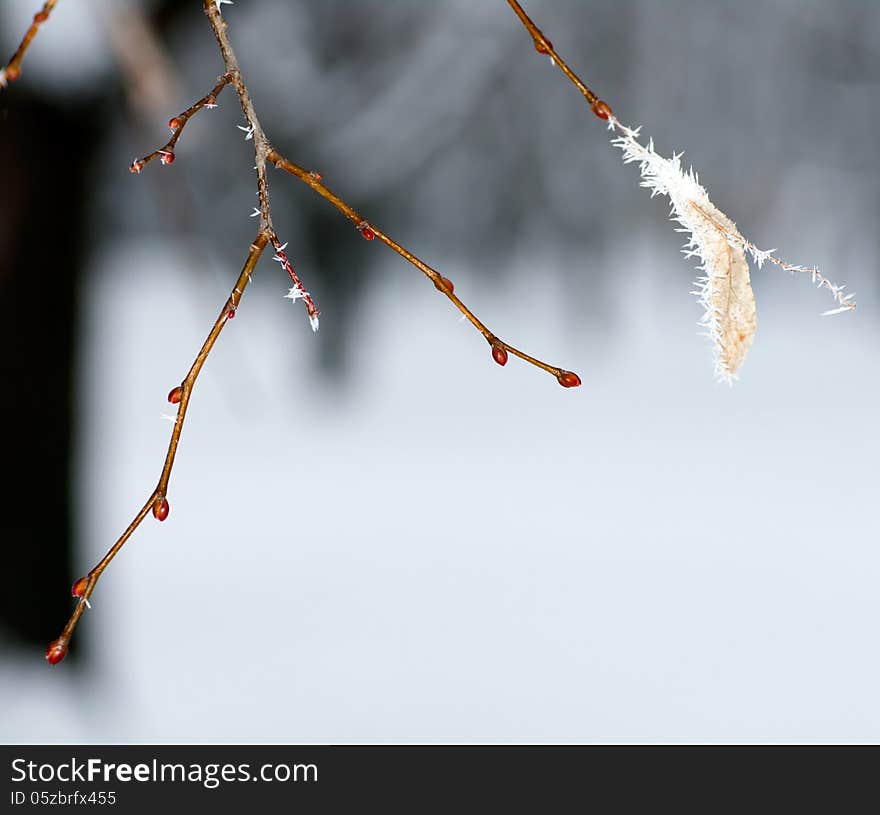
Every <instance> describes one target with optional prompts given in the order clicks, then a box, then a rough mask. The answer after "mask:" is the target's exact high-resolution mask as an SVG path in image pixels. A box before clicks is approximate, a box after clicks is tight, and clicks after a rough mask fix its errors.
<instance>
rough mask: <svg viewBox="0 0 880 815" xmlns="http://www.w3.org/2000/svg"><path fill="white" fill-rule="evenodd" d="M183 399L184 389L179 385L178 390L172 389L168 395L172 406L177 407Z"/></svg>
mask: <svg viewBox="0 0 880 815" xmlns="http://www.w3.org/2000/svg"><path fill="white" fill-rule="evenodd" d="M182 398H183V388H181V387H180V385H178V386H177V387H176V388H172V389H171V391H170V393H169V394H168V401H169V402H171V404H172V405H176V404H177V403H178V402H180V400H181V399H182Z"/></svg>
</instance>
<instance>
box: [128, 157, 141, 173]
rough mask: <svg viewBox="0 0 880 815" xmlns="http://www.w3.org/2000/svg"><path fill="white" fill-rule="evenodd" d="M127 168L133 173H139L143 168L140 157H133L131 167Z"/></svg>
mask: <svg viewBox="0 0 880 815" xmlns="http://www.w3.org/2000/svg"><path fill="white" fill-rule="evenodd" d="M128 169H129V170H131V171H132V172H133V173H139V172H140V171H141V170H143V169H144V163H143V162H142V161H141V160H140V159H135V160H134V161H133V162H132V163H131V167H129V168H128Z"/></svg>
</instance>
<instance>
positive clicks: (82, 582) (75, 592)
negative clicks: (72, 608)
mask: <svg viewBox="0 0 880 815" xmlns="http://www.w3.org/2000/svg"><path fill="white" fill-rule="evenodd" d="M88 585H89V579H88V578H87V577H81V578H80V579H79V580H77V581H76V583H74V584H73V587H72V588H71V589H70V596H71V597H82V596H83V595H84V594H85V593H86V586H88Z"/></svg>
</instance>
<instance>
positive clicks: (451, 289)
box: [434, 275, 455, 294]
mask: <svg viewBox="0 0 880 815" xmlns="http://www.w3.org/2000/svg"><path fill="white" fill-rule="evenodd" d="M441 283H443V284H444V285H445V286H446V288H447V289H449V293H450V294H452V293H453V292H454V291H455V284H454V283H453V282H452V281H451V280H450V279H449V278H448V277H443V276H442V275H441V276H440V280H438V281H437V282H436V283H435V284H434V286H435V287H436V289H437V291H443V286H441V285H440V284H441Z"/></svg>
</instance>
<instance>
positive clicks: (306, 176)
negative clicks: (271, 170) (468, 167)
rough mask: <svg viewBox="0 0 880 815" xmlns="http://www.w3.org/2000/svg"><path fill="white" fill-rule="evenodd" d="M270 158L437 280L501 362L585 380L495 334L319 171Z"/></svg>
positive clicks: (563, 380)
mask: <svg viewBox="0 0 880 815" xmlns="http://www.w3.org/2000/svg"><path fill="white" fill-rule="evenodd" d="M267 158H268V160H269V162H270V163H271V164H274V165H275V166H276V167H277V168H278V169H279V170H284V171H285V172H287V173H290V174H291V175H293V176H296V178H298V179H299V180H300V181H302V182H303V183H305V184H307V185H308V186H309V187H311V188H312V189H313V190H314V191H315V192H316V193H318V195H320V196H321V197H322V198H324V199H325V200H326V201H329V202H330V203H331V204H333V206H334V207H336V209H338V210H339V211H340V212H341V213H342V214H343V215H345V217H346V218H348V220H349V221H351V222H352V223H353V224H354V225H355V226H356V227H357V228H358V230H359V231H360V233H361V234H362V235H363V236H364V237H365V238H366V239H367V240H373V239H374V238H378V239H379V240H380V241H381V242H382V243H384V244H385V245H386V246H388V247H389V248H391V249H393V250H394V251H395V252H397V254H398V255H400V256H401V257H402V258H403V259H404V260H406V261H409V262H410V263H411V264H412V265H413V266H415V267H416V268H417V269H418V270H419V271H420V272H422V274H424V275H425V276H426V277H427V278H428V279H429V280H430V281H431V282H432V283H433V284H434V286H435V288H436V289H437V290H438V291H439V292H441V293H442V294H444V295H446V297H448V298H449V299H450V300H451V301H452V303H453V305H454V306H455V307H456V308H457V309H458V310H459V311H460V312H461V313H462V314H464V316H465V317H467V319H468V320H469V321H470V322H471V324H472V325H473V326H474V327H475V328H476V329H477V331H479V332H480V333H481V334H482V335H483V336H484V337H485V339H486V342H488V343H489V345H490V346H491V347H492V349H493V356H494V357H495V360H496V361H497V362H499V364H502V365H503V364H504V363H503V362H501V359H504V360H505V361H506V356H502V355H501V354H500V352H496V349H502V350H503V351H505V352H510V353H511V354H513V355H514V356H517V357H519V358H520V359H522V360H524V361H526V362H528V363H530V364H532V365H534V366H535V367H537V368H540V369H541V370H542V371H547V373H549V374H553V376H555V377H556V379H557V380H558V381H559V383H560V384H561V385H563V386H564V387H575V386H577V385H580V384H581V382H580V377H578V375H577V374H575V373H572V372H571V371H568V370H566V369H565V368H560V367H558V366H556V365H550V364H548V363H546V362H543V361H541V360H540V359H536V358H535V357H533V356H530V355H529V354H526V353H525V352H524V351H520V350H519V349H518V348H515V347H514V346H512V345H511V344H510V343H508V342H506V341H504V340H502V339H500V338H499V337H497V336H495V334H493V333H492V332H491V331H490V330H489V329H488V328H487V327H486V326H485V325H484V324H483V323H482V322H481V321H480V320H479V319H478V318H477V316H476V315H475V314H474V313H473V312H472V311H471V310H470V309H469V308H468V307H467V306H466V305H465V304H464V303H463V302H462V301H461V300H460V299H459V298H458V297H457V296H456V295H455V293H454V289H455V287H454V286H453V284H452V282H451V281H450V280H449V279H448V278H446V277H444V276H443V275H441V274H440V272H438V271H437V270H436V269H434V268H432V267H431V266H429V265H428V264H427V263H425V262H424V261H423V260H421V259H419V258H418V257H416V256H415V255H414V254H413V253H412V252H410V251H409V250H408V249H405V248H404V247H403V246H401V245H400V244H399V243H397V242H396V241H395V240H393V239H392V238H391V237H389V236H388V235H386V234H385V233H384V232H383V231H382V230H381V229H379V228H378V227H377V226H375V225H374V224H373V223H371V222H367V221H366V220H365V219H364V217H363V216H362V215H361V214H360V213H359V212H357V210H355V209H354V208H353V207H351V206H350V205H349V204H347V203H346V202H345V201H344V200H343V199H342V198H340V197H339V196H338V195H336V193H334V192H332V191H331V190H330V189H328V187H327V186H326V185H325V184H323V183H322V181H321V177H320V176H319V175H318V174H317V173H314V172H311V171H309V170H305V169H303V168H302V167H300V166H299V165H298V164H295V163H294V162H292V161H290V159H287V158H285V157H284V156H282V155H281V154H280V153H279V152H278V151H277V150H275V149H274V148H271V149H270V150H269V154H268V156H267Z"/></svg>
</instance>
